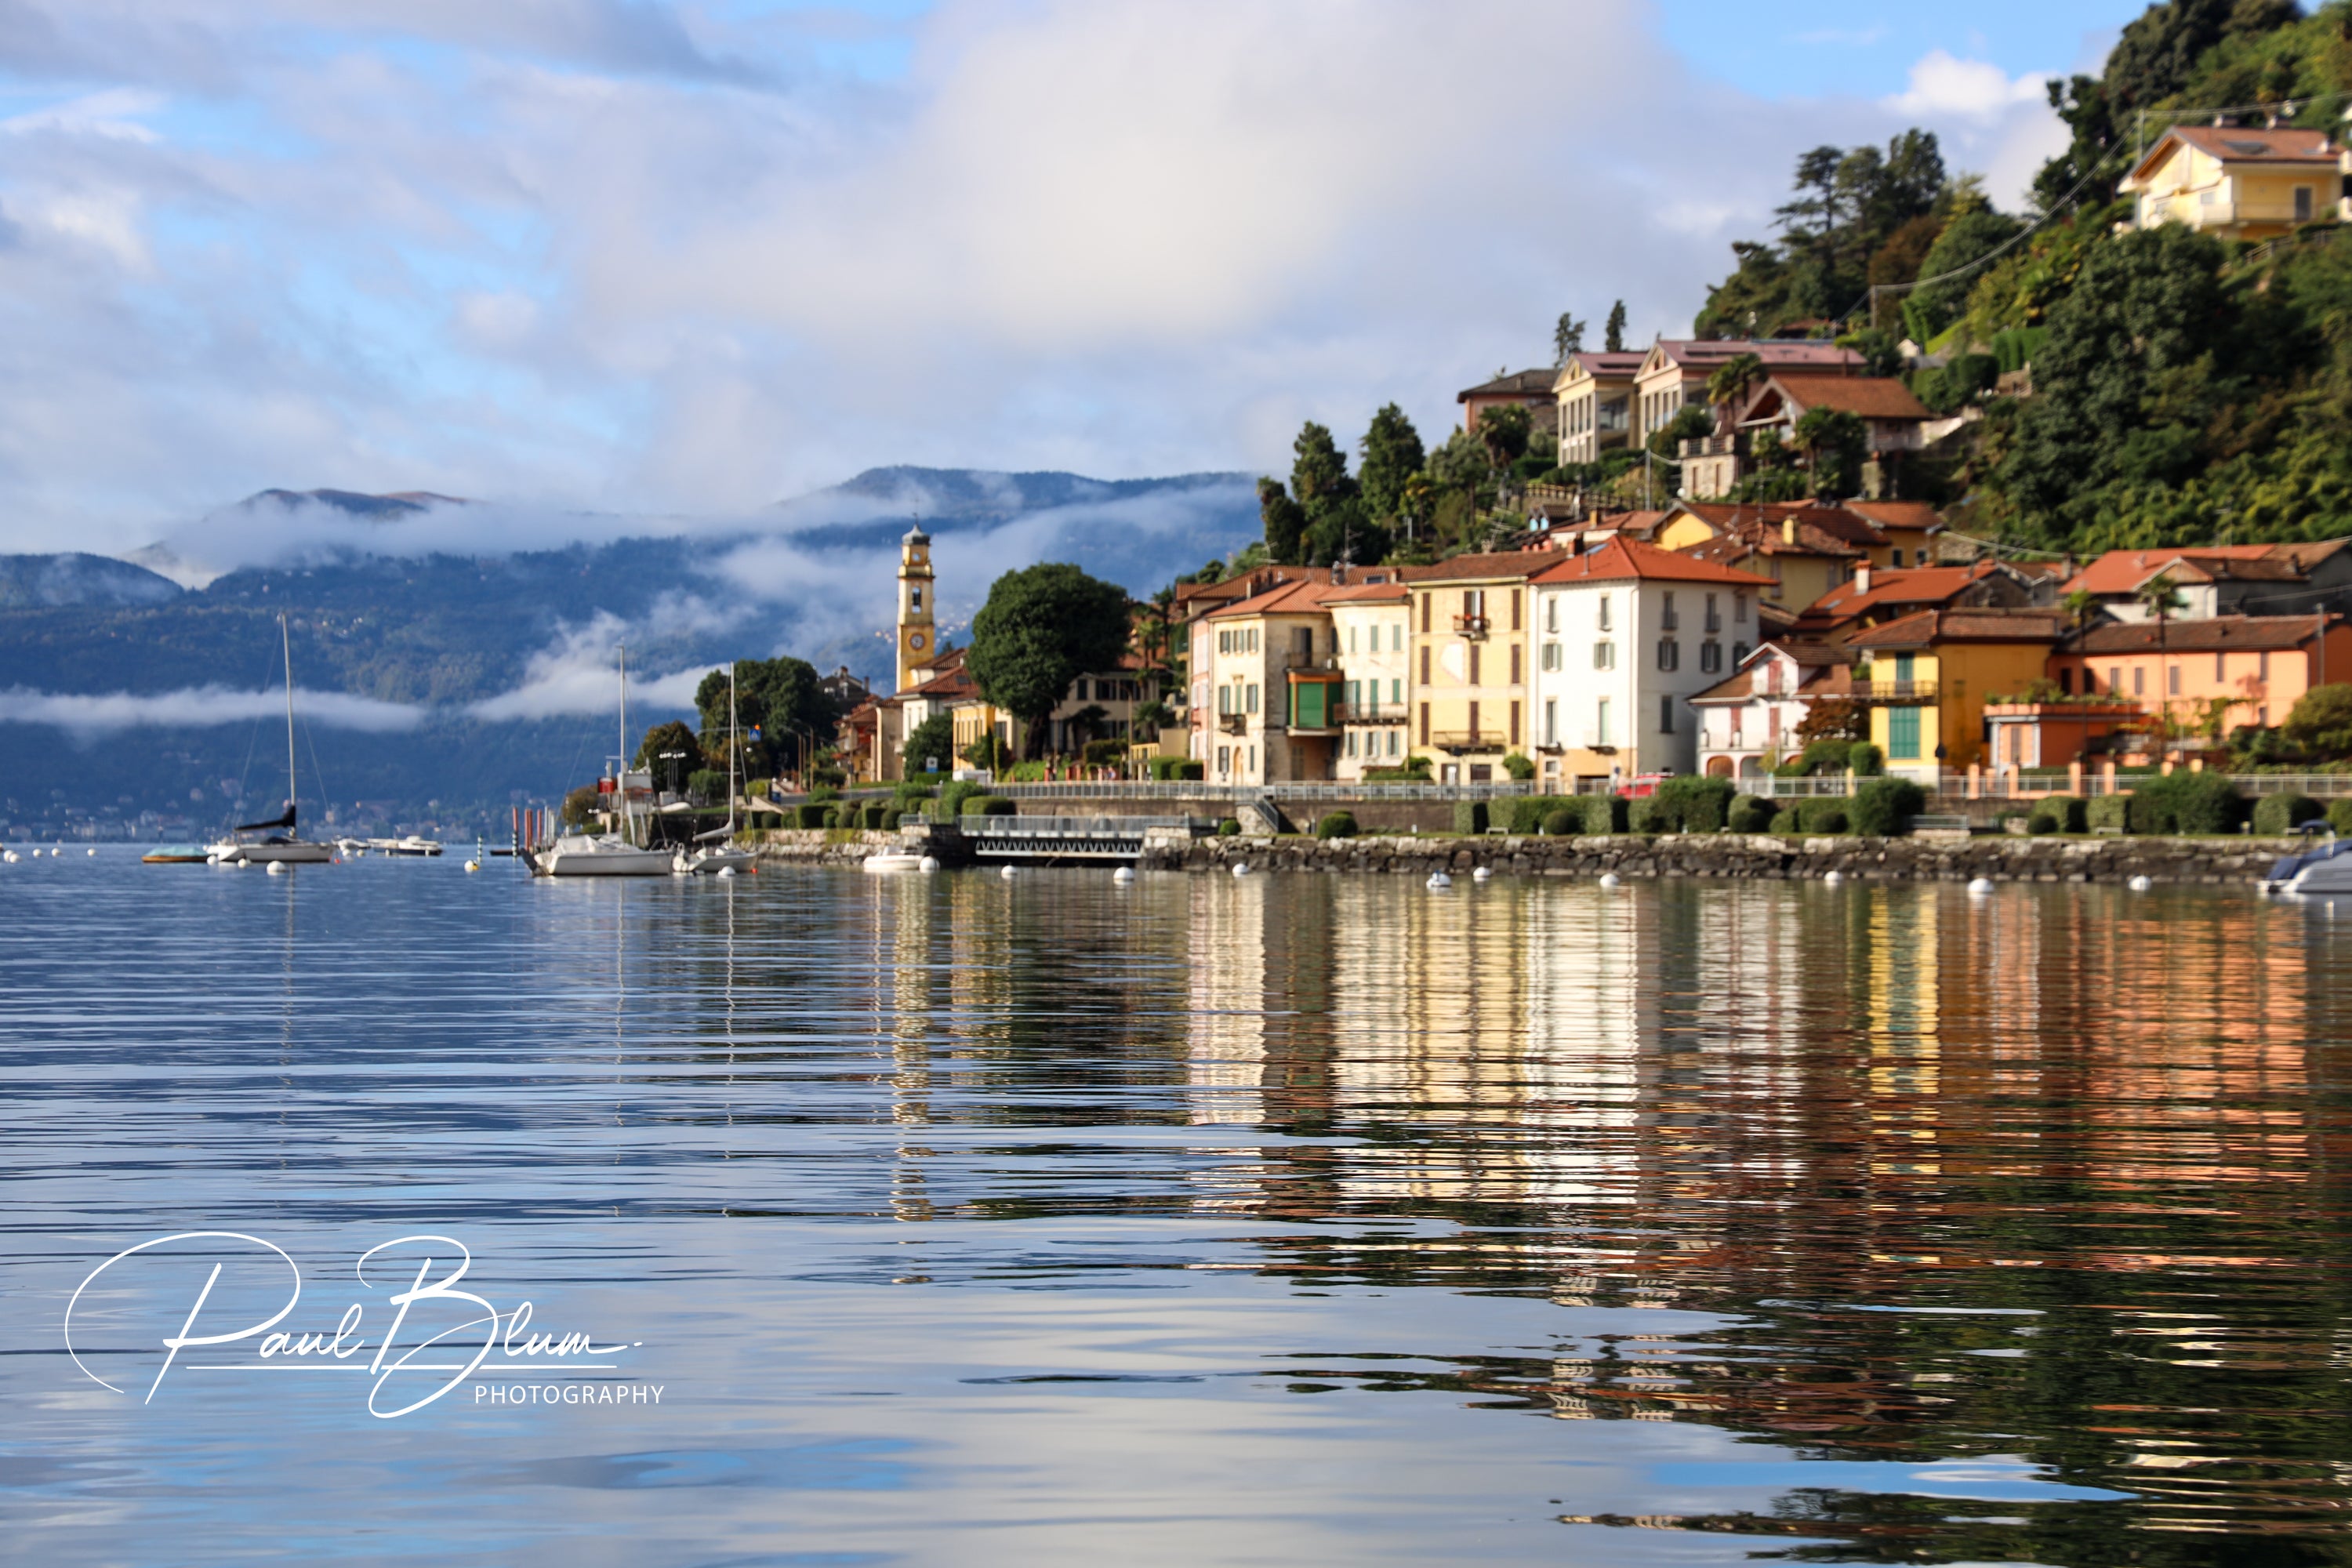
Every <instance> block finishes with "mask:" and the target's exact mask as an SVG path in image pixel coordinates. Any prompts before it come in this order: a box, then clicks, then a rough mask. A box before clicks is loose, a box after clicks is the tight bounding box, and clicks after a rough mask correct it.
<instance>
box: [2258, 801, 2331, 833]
mask: <svg viewBox="0 0 2352 1568" xmlns="http://www.w3.org/2000/svg"><path fill="white" fill-rule="evenodd" d="M2326 815H2327V808H2326V806H2324V805H2320V804H2319V802H2317V801H2315V800H2314V799H2312V798H2311V797H2310V796H2309V795H2299V794H2297V793H2296V792H2294V790H2285V791H2283V792H2281V793H2280V794H2277V795H2263V797H2262V798H2261V799H2260V800H2257V801H2256V802H2254V831H2255V832H2257V833H2265V834H2269V835H2271V836H2273V837H2276V836H2277V835H2279V834H2282V833H2293V832H2294V830H2295V828H2296V827H2297V826H2300V825H2301V824H2303V823H2306V822H2309V821H2311V820H2312V819H2313V818H2314V817H2323V816H2326Z"/></svg>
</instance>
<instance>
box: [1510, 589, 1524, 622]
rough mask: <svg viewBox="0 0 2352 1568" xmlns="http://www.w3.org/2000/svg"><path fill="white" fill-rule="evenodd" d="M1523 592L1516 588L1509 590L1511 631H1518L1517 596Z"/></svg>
mask: <svg viewBox="0 0 2352 1568" xmlns="http://www.w3.org/2000/svg"><path fill="white" fill-rule="evenodd" d="M1522 592H1524V590H1523V589H1518V588H1514V589H1512V590H1511V629H1512V630H1513V631H1517V630H1518V629H1519V595H1520V594H1521V593H1522Z"/></svg>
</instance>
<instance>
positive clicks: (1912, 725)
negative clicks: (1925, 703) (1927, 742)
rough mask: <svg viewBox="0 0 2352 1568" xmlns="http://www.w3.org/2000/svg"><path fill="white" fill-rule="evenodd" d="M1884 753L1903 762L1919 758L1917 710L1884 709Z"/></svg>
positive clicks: (1915, 760)
mask: <svg viewBox="0 0 2352 1568" xmlns="http://www.w3.org/2000/svg"><path fill="white" fill-rule="evenodd" d="M1886 754H1887V755H1888V756H1890V757H1895V758H1899V759H1901V760H1902V761H1905V762H1917V761H1918V760H1919V710H1917V709H1916V708H1890V709H1888V710H1886Z"/></svg>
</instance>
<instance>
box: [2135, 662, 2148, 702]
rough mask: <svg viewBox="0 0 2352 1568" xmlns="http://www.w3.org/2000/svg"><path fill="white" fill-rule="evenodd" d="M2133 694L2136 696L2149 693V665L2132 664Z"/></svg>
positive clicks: (2143, 695)
mask: <svg viewBox="0 0 2352 1568" xmlns="http://www.w3.org/2000/svg"><path fill="white" fill-rule="evenodd" d="M2132 695H2133V696H2134V697H2145V696H2147V666H2146V665H2141V664H2136V665H2134V666H2132Z"/></svg>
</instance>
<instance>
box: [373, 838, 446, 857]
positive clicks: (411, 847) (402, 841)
mask: <svg viewBox="0 0 2352 1568" xmlns="http://www.w3.org/2000/svg"><path fill="white" fill-rule="evenodd" d="M373 847H375V848H377V849H381V850H383V852H384V853H385V854H387V855H405V856H410V857H419V856H436V855H438V854H440V853H441V846H440V845H439V843H437V842H436V841H435V840H433V839H430V838H426V837H421V836H420V835H417V834H415V833H412V834H409V835H408V836H407V837H404V838H384V839H378V840H376V841H375V843H374V845H373Z"/></svg>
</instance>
